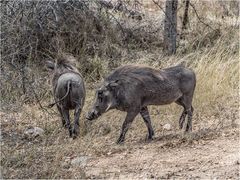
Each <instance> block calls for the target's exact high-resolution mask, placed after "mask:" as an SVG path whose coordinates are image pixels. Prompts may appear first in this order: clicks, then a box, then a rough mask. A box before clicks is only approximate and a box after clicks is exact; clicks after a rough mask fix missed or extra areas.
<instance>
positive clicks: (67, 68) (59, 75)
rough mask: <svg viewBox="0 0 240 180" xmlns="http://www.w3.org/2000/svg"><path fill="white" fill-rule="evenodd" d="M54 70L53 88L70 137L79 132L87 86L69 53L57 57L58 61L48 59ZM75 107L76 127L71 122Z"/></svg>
mask: <svg viewBox="0 0 240 180" xmlns="http://www.w3.org/2000/svg"><path fill="white" fill-rule="evenodd" d="M46 63H47V67H48V68H49V69H51V70H52V73H53V77H52V88H53V89H52V90H53V96H54V100H55V102H54V103H52V104H51V105H50V107H52V106H54V105H55V104H56V105H57V108H58V111H59V112H60V115H61V118H62V124H63V126H64V127H66V128H68V130H69V135H70V137H73V138H76V136H77V135H78V134H79V118H80V114H81V110H82V108H83V105H84V101H85V94H86V93H85V86H84V82H83V78H82V75H81V74H80V72H79V71H78V70H77V68H76V59H75V58H74V57H73V56H71V55H67V54H63V55H61V56H60V57H59V58H57V60H56V63H53V62H51V61H47V62H46ZM71 109H74V110H75V112H74V127H73V128H72V126H71V123H70V116H69V110H71Z"/></svg>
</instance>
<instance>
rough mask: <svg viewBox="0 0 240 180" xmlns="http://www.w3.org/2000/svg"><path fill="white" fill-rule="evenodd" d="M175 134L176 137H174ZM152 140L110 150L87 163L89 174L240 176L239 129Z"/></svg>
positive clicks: (86, 170) (179, 176)
mask: <svg viewBox="0 0 240 180" xmlns="http://www.w3.org/2000/svg"><path fill="white" fill-rule="evenodd" d="M171 138H173V137H171ZM167 140H168V138H167V137H166V138H165V139H164V138H163V139H155V140H154V141H153V142H151V143H141V142H135V143H134V142H133V144H132V145H131V144H129V143H128V144H127V145H123V146H129V147H130V146H131V148H125V149H124V150H120V151H119V150H115V152H114V150H113V151H112V150H109V152H106V154H105V155H102V156H101V157H93V158H92V159H91V160H90V161H89V163H88V164H87V166H86V167H85V173H86V176H87V177H88V178H123V179H126V178H127V179H132V178H137V179H142V178H143V179H146V178H147V179H149V178H154V179H155V178H157V179H159V178H176V179H181V178H184V179H186V178H194V179H195V178H196V179H213V178H214V179H215V178H217V179H226V178H227V179H239V163H240V154H239V149H240V144H239V130H238V129H231V130H229V129H228V130H225V131H223V132H221V133H219V134H218V135H217V136H216V135H214V137H211V133H209V135H207V137H205V138H202V137H201V138H199V139H197V140H193V141H190V143H189V141H188V142H186V141H185V142H184V139H181V138H180V139H179V137H175V140H174V141H171V142H169V141H168V142H167Z"/></svg>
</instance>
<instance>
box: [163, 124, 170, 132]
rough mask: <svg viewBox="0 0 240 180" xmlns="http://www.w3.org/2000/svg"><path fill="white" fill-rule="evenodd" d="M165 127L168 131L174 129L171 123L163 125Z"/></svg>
mask: <svg viewBox="0 0 240 180" xmlns="http://www.w3.org/2000/svg"><path fill="white" fill-rule="evenodd" d="M163 129H164V130H167V131H170V130H171V129H172V127H171V124H165V125H164V126H163Z"/></svg>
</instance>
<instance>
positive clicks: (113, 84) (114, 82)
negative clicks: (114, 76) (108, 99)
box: [108, 80, 119, 89]
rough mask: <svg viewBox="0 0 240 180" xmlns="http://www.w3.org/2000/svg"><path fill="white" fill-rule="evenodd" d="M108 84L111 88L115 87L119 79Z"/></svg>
mask: <svg viewBox="0 0 240 180" xmlns="http://www.w3.org/2000/svg"><path fill="white" fill-rule="evenodd" d="M108 86H109V87H110V88H111V89H114V88H116V87H117V86H119V80H116V81H112V82H110V83H109V84H108Z"/></svg>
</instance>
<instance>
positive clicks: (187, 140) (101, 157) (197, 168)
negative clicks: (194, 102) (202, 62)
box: [0, 106, 240, 179]
mask: <svg viewBox="0 0 240 180" xmlns="http://www.w3.org/2000/svg"><path fill="white" fill-rule="evenodd" d="M150 110H151V115H152V121H153V126H154V129H155V139H154V140H153V141H151V142H146V141H145V135H146V133H147V130H146V127H145V125H144V123H143V121H142V119H141V117H140V116H138V117H137V118H136V120H135V121H134V123H133V124H132V126H131V128H130V129H129V132H128V134H127V136H126V142H125V144H123V145H117V144H116V143H115V142H116V140H117V137H118V135H119V132H120V127H121V124H122V121H123V118H124V116H125V113H119V111H112V112H109V113H106V114H105V115H103V116H102V117H101V118H99V119H98V120H96V121H95V122H93V123H92V124H91V125H89V127H87V128H86V129H87V131H88V132H87V134H85V135H82V136H81V137H79V138H77V139H76V140H72V139H70V138H69V137H68V133H67V130H65V129H64V128H62V127H61V123H60V120H59V117H58V115H57V114H54V112H51V113H53V114H48V113H47V112H42V111H41V110H39V109H38V108H37V107H35V106H29V107H24V109H23V110H22V113H20V112H18V113H3V112H2V113H0V116H1V173H2V175H1V176H2V178H18V179H19V178H57V179H59V178H68V179H70V178H72V179H73V178H77V179H79V178H83V179H89V178H97V179H100V178H101V179H116V178H121V179H133V178H136V179H150V178H154V179H166V178H171V179H172V178H176V179H181V178H182V179H186V178H194V179H210V178H211V179H214V178H217V179H239V167H240V165H239V164H240V156H239V149H240V144H239V125H238V124H237V123H235V126H232V125H231V123H232V122H233V120H232V119H231V118H236V116H233V117H230V116H228V117H229V118H230V119H225V122H226V123H225V124H220V125H219V121H217V120H214V119H211V118H204V117H201V121H200V120H199V119H200V117H199V116H198V114H197V113H195V116H194V117H195V118H194V126H193V129H194V131H193V132H192V133H190V134H184V133H183V132H181V131H180V130H178V125H177V119H178V118H177V117H178V116H179V114H180V111H181V110H180V109H177V110H178V112H176V115H174V116H171V113H165V114H164V113H162V116H163V117H164V118H163V117H161V116H160V115H158V111H157V108H156V109H154V108H150ZM161 112H167V111H161ZM84 113H85V112H83V114H84ZM159 119H166V121H159ZM174 122H175V124H174ZM221 122H223V120H222V121H221ZM227 122H229V123H227ZM234 122H236V119H235V120H234ZM165 123H170V124H171V128H172V129H171V130H170V131H164V130H163V128H162V127H163V126H162V124H165ZM29 126H38V127H41V128H43V129H44V131H45V133H44V135H43V136H42V137H36V138H27V137H25V136H24V134H23V132H24V130H25V129H26V128H27V127H29ZM81 132H82V133H83V131H81ZM81 156H87V157H88V160H87V162H86V163H84V164H83V165H79V166H75V165H73V164H71V161H72V159H74V158H76V157H81Z"/></svg>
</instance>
